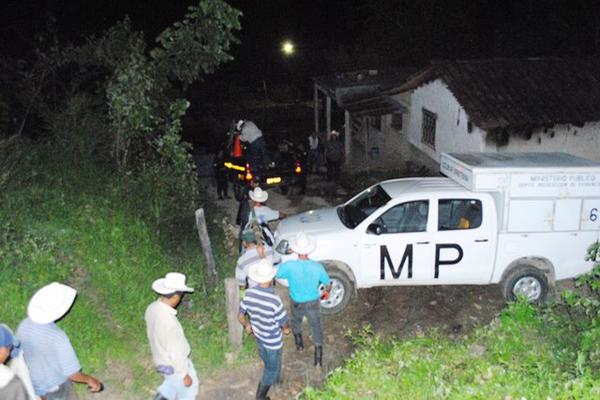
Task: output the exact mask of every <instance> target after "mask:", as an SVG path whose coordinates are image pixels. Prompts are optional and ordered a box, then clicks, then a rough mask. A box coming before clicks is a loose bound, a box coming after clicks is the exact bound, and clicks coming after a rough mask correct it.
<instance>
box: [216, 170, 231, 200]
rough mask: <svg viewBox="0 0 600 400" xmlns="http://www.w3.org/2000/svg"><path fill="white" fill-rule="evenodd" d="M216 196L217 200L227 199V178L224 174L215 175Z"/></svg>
mask: <svg viewBox="0 0 600 400" xmlns="http://www.w3.org/2000/svg"><path fill="white" fill-rule="evenodd" d="M216 179H217V195H218V196H219V198H222V197H227V189H228V187H229V184H228V182H227V176H226V175H224V174H217V176H216Z"/></svg>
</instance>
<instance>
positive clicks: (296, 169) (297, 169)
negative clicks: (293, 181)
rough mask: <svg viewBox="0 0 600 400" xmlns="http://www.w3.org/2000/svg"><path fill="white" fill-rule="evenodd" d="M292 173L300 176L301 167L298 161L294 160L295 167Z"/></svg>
mask: <svg viewBox="0 0 600 400" xmlns="http://www.w3.org/2000/svg"><path fill="white" fill-rule="evenodd" d="M294 172H295V173H296V174H297V175H300V174H301V173H302V165H300V161H298V160H296V167H295V168H294Z"/></svg>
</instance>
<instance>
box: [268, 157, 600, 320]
mask: <svg viewBox="0 0 600 400" xmlns="http://www.w3.org/2000/svg"><path fill="white" fill-rule="evenodd" d="M532 154H533V155H532ZM536 154H537V153H516V154H515V155H512V158H510V155H509V156H507V155H504V157H507V159H505V160H501V162H498V159H497V154H494V155H490V156H487V157H489V158H486V155H485V154H481V153H479V154H477V155H473V154H458V155H446V154H445V155H444V156H443V158H442V163H441V166H442V172H444V173H445V174H446V175H447V177H440V178H407V179H393V180H387V181H383V182H380V183H378V184H376V185H373V186H371V187H369V188H367V189H365V190H364V191H362V192H361V193H359V194H358V195H356V196H354V197H353V198H351V199H350V200H348V201H347V202H345V203H343V204H341V205H339V206H336V207H332V208H327V209H320V210H311V211H308V212H305V213H302V214H300V215H297V216H294V217H289V218H287V219H286V220H284V221H282V222H281V223H280V225H279V227H278V230H277V232H276V241H277V243H276V245H277V249H278V251H280V252H281V253H283V254H284V258H285V257H293V256H291V255H289V254H287V253H288V249H287V240H288V239H289V238H291V237H292V236H293V235H295V234H296V233H298V232H300V231H303V232H305V233H308V234H310V235H312V236H314V237H315V239H316V240H317V248H316V250H315V252H314V253H313V254H311V258H312V259H315V260H320V261H321V262H323V263H324V264H325V266H326V268H327V270H328V272H329V273H330V275H332V280H333V281H334V287H333V291H332V295H331V296H330V297H329V299H328V300H326V301H324V302H323V303H322V306H323V311H324V312H332V313H333V312H339V311H341V310H342V309H343V308H345V307H346V305H347V304H348V303H349V301H350V300H351V298H352V296H353V294H354V291H355V290H356V289H360V288H369V287H375V286H392V285H450V284H462V285H464V284H474V285H486V284H492V283H501V287H502V290H503V294H504V296H505V297H506V298H507V299H514V298H515V296H517V295H523V296H525V297H527V298H528V299H530V300H531V301H542V300H543V299H544V297H545V296H546V293H547V291H548V288H549V286H551V285H552V284H553V283H554V281H555V280H557V279H565V278H571V277H575V276H577V275H579V274H582V273H584V272H587V271H589V270H590V269H591V267H592V262H590V261H586V260H584V256H585V252H586V249H587V247H588V246H589V245H591V244H593V243H594V242H596V241H598V239H599V232H600V221H598V209H600V164H595V163H593V162H591V161H588V160H583V159H579V158H577V157H573V156H568V155H566V158H565V155H560V154H558V155H557V154H554V155H553V154H550V155H548V154H546V155H544V156H542V157H540V156H537V155H536ZM465 160H468V161H469V162H471V164H469V163H467V162H465ZM560 160H562V161H560ZM561 162H562V163H563V164H565V165H562V166H561V165H560V163H561ZM557 163H558V164H559V165H558V166H556V164H557ZM475 164H476V165H475ZM551 176H554V178H551ZM557 177H558V178H557ZM565 180H566V182H567V186H566V187H565V186H561V185H558V184H557V183H556V182H563V181H565ZM549 181H550V183H552V182H555V184H554V186H552V185H551V184H549V183H548V182H549ZM571 183H572V184H571ZM532 185H533V186H532Z"/></svg>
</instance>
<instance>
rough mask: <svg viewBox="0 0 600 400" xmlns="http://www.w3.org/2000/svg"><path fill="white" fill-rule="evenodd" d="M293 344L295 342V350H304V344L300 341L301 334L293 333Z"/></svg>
mask: <svg viewBox="0 0 600 400" xmlns="http://www.w3.org/2000/svg"><path fill="white" fill-rule="evenodd" d="M294 342H296V350H304V342H303V341H302V334H301V333H294Z"/></svg>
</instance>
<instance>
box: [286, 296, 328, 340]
mask: <svg viewBox="0 0 600 400" xmlns="http://www.w3.org/2000/svg"><path fill="white" fill-rule="evenodd" d="M304 316H306V319H307V320H308V324H309V325H310V329H311V330H312V341H313V343H314V344H315V346H323V324H322V323H321V301H320V300H319V299H317V300H313V301H307V302H306V303H296V302H295V301H294V300H292V332H294V335H298V334H300V333H302V319H303V318H304Z"/></svg>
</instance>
